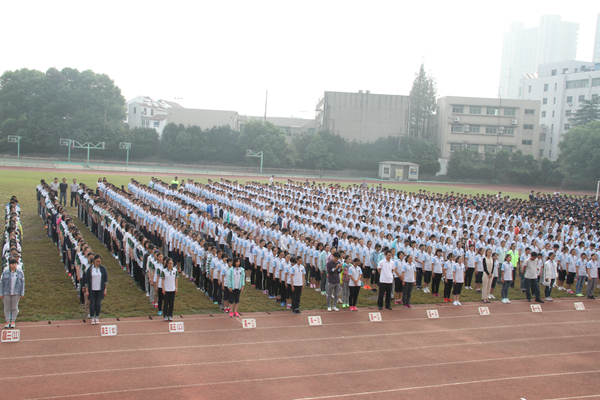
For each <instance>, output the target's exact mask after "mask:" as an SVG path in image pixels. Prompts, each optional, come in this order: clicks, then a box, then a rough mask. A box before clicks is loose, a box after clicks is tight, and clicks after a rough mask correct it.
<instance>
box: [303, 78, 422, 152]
mask: <svg viewBox="0 0 600 400" xmlns="http://www.w3.org/2000/svg"><path fill="white" fill-rule="evenodd" d="M409 103H410V102H409V96H399V95H388V94H373V93H370V91H368V90H367V91H365V92H363V91H362V90H360V91H359V92H358V93H346V92H325V93H324V94H323V96H322V97H321V98H320V99H319V101H318V102H317V107H316V110H315V111H316V113H317V114H316V117H315V119H316V121H317V129H316V130H317V131H329V132H330V133H332V134H337V135H340V136H341V137H342V138H344V139H348V140H349V141H351V142H352V141H354V140H356V141H357V142H374V141H376V140H377V139H379V138H386V137H388V136H396V137H398V136H402V135H406V134H407V132H408V121H409V117H408V114H409Z"/></svg>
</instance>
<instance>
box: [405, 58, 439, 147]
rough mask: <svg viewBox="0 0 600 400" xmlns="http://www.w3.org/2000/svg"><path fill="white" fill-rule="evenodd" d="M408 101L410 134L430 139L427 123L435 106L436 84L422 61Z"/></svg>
mask: <svg viewBox="0 0 600 400" xmlns="http://www.w3.org/2000/svg"><path fill="white" fill-rule="evenodd" d="M410 102H411V103H410V135H411V136H414V137H418V138H423V139H430V140H431V139H432V138H430V137H428V133H427V123H428V120H429V117H431V116H432V115H433V114H434V112H435V109H436V106H437V85H436V82H435V79H434V78H433V77H432V76H431V75H427V73H426V72H425V65H424V64H423V63H421V68H419V72H417V73H416V74H415V79H414V80H413V86H412V89H411V90H410Z"/></svg>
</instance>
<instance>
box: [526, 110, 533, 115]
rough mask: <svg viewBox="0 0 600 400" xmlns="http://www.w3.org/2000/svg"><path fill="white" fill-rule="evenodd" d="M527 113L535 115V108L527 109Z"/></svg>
mask: <svg viewBox="0 0 600 400" xmlns="http://www.w3.org/2000/svg"><path fill="white" fill-rule="evenodd" d="M525 115H535V110H525Z"/></svg>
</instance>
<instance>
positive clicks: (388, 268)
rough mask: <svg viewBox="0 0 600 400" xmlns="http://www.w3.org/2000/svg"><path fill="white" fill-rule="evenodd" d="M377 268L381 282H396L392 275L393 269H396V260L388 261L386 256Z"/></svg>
mask: <svg viewBox="0 0 600 400" xmlns="http://www.w3.org/2000/svg"><path fill="white" fill-rule="evenodd" d="M377 269H378V270H379V282H381V283H392V282H394V276H393V275H392V270H393V269H394V262H393V261H391V260H390V261H387V260H386V259H385V258H384V259H383V260H381V261H379V264H377Z"/></svg>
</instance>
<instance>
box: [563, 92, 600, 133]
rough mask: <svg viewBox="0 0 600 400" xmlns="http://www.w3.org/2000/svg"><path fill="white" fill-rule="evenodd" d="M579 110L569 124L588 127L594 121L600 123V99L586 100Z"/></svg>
mask: <svg viewBox="0 0 600 400" xmlns="http://www.w3.org/2000/svg"><path fill="white" fill-rule="evenodd" d="M582 103H583V104H582V105H581V107H579V110H577V111H576V112H575V114H572V115H571V117H570V118H569V122H570V123H571V125H572V126H581V125H587V124H589V123H590V122H592V121H600V98H598V97H596V98H595V99H592V100H584V101H583V102H582Z"/></svg>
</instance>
